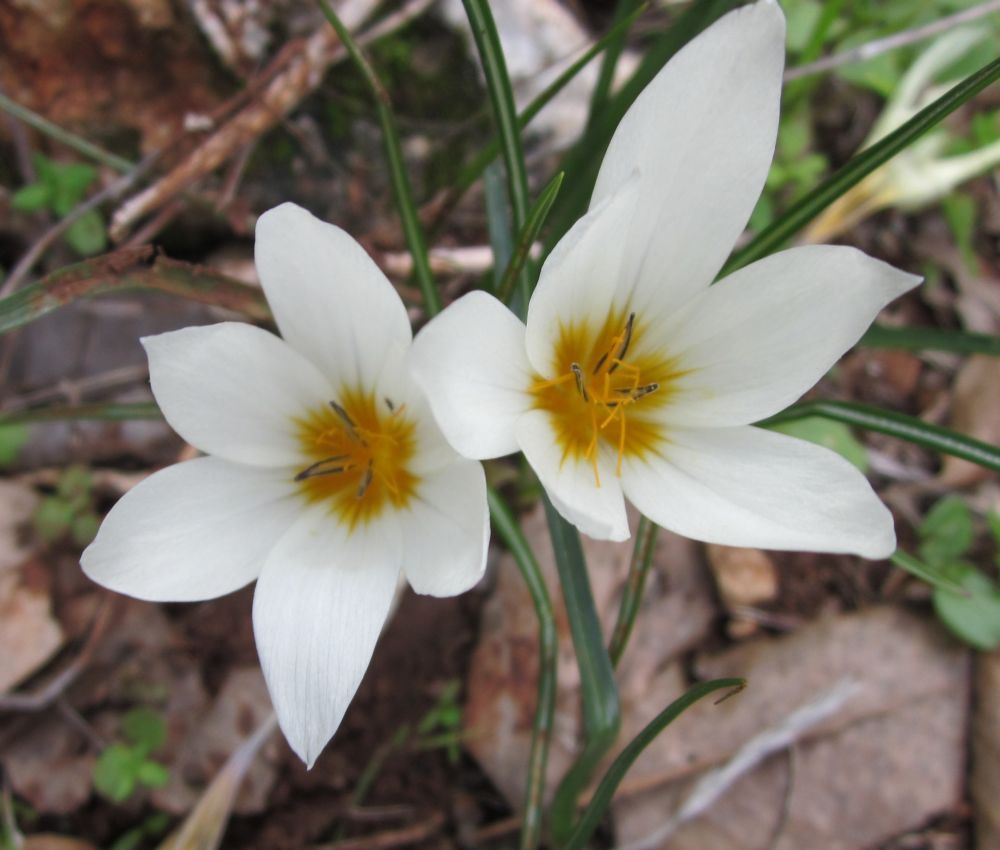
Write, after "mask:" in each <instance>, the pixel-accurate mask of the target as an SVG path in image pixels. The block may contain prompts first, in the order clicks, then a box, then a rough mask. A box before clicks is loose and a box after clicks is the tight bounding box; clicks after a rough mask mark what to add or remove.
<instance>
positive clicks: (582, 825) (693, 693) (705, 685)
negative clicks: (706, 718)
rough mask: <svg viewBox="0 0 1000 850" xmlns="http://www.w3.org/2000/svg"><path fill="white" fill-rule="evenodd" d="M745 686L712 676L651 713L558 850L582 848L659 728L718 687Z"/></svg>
mask: <svg viewBox="0 0 1000 850" xmlns="http://www.w3.org/2000/svg"><path fill="white" fill-rule="evenodd" d="M745 686H746V682H745V680H743V679H713V680H712V681H710V682H701V683H700V684H697V685H695V686H694V687H693V688H691V690H689V691H688V692H687V693H686V694H684V696H682V697H680V698H679V699H676V700H674V701H673V702H672V703H670V705H668V706H667V707H666V708H665V709H664V710H663V711H662V712H660V713H659V714H658V715H657V716H656V717H654V718H653V719H652V720H651V721H650V722H649V723H648V724H647V725H646V727H645V728H644V729H643V730H642V731H641V732H640V733H639V734H638V735H636V736H635V738H633V739H632V741H631V742H630V743H629V745H628V746H627V747H625V749H624V750H622V751H621V753H620V754H619V756H618V758H616V759H615V760H614V762H612V764H611V767H609V768H608V772H607V773H606V774H604V778H603V779H602V780H601V783H600V785H598V786H597V790H596V791H595V792H594V796H593V797H592V798H591V800H590V802H589V803H588V804H587V808H586V809H585V810H584V812H583V814H582V815H581V816H580V822H579V823H578V824H577V826H576V829H575V830H574V831H573V835H572V836H571V837H570V838H569V840H568V841H567V842H566V844H565V845H564V846H563V848H562V850H583V848H584V847H585V846H586V844H587V842H588V841H589V840H590V836H591V835H593V834H594V830H595V829H597V825H598V824H599V823H600V822H601V818H603V817H604V813H605V812H606V811H607V810H608V806H610V805H611V800H612V798H613V797H614V794H615V791H616V790H617V789H618V786H619V785H620V784H621V781H622V779H624V778H625V774H626V773H627V772H628V769H629V768H630V767H631V766H632V765H633V764H634V763H635V760H636V759H637V758H639V756H640V755H642V752H643V750H645V749H646V747H648V746H649V745H650V744H651V743H652V742H653V739H654V738H656V736H657V735H659V734H660V732H662V731H663V730H664V729H665V728H666V727H667V726H669V725H670V724H671V723H673V721H674V720H676V719H677V718H678V717H679V716H680V715H681V714H683V713H684V712H685V711H687V710H688V709H689V708H690V707H691V706H692V705H694V704H695V703H696V702H698V701H699V700H700V699H702V698H703V697H706V696H708V695H709V694H711V693H714V692H715V691H720V690H730V691H734V692H738V691H741V690H742V689H743V688H744V687H745ZM723 699H725V697H723Z"/></svg>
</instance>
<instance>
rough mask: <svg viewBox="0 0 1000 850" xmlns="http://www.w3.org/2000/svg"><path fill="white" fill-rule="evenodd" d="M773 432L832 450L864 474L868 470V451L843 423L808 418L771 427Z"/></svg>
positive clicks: (820, 418)
mask: <svg viewBox="0 0 1000 850" xmlns="http://www.w3.org/2000/svg"><path fill="white" fill-rule="evenodd" d="M770 427H771V429H772V430H774V431H778V432H779V433H781V434H787V435H788V436H789V437H798V439H800V440H808V441H809V442H810V443H816V444H817V445H820V446H824V447H826V448H828V449H832V450H833V451H835V452H836V453H837V454H839V455H841V456H842V457H843V458H845V459H846V460H849V461H850V462H851V463H853V464H854V465H855V466H856V467H857V468H858V469H860V470H861V471H862V472H865V471H866V470H867V469H868V450H867V449H866V448H865V447H864V446H863V445H862V444H861V443H860V442H858V440H857V439H856V438H855V436H854V434H852V433H851V429H850V428H849V427H848V426H847V425H845V424H844V423H843V422H833V421H831V420H829V419H824V418H822V417H821V416H806V417H804V418H802V419H792V420H790V421H788V422H781V423H779V424H777V425H771V426H770Z"/></svg>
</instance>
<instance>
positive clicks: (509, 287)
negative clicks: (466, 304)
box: [497, 171, 565, 318]
mask: <svg viewBox="0 0 1000 850" xmlns="http://www.w3.org/2000/svg"><path fill="white" fill-rule="evenodd" d="M564 176H565V175H564V174H563V173H562V172H561V171H560V172H559V173H558V174H557V175H556V176H555V177H553V178H552V180H551V181H549V184H548V185H547V186H546V187H545V188H544V189H542V192H541V194H540V195H539V196H538V200H536V201H535V203H534V204H533V205H532V207H531V209H530V210H529V212H528V220H527V221H526V222H525V223H524V229H523V230H522V231H521V233H520V235H519V236H518V238H517V246H516V247H515V248H514V255H513V256H512V257H511V258H510V262H509V263H508V264H507V270H506V271H505V272H504V274H503V278H502V279H501V281H500V285H499V286H498V287H497V298H499V299H500V300H501V301H503V302H504V304H507V303H508V302H509V301H510V299H511V296H512V295H513V293H514V283H515V281H517V279H518V277H519V276H520V274H521V272H522V270H523V269H524V265H525V263H526V262H527V261H528V257H529V256H530V255H531V246H532V245H533V244H534V243H535V238H536V237H537V236H538V232H539V231H540V230H541V229H542V225H543V224H545V218H546V216H548V214H549V210H550V209H551V208H552V202H553V201H555V199H556V195H558V194H559V187H560V186H562V182H563V177H564ZM521 318H524V317H523V316H522V317H521Z"/></svg>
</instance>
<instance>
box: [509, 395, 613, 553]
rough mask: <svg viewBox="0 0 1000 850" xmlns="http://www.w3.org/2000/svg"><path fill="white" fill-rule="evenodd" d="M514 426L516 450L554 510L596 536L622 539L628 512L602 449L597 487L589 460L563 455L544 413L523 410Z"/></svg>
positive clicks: (611, 464)
mask: <svg viewBox="0 0 1000 850" xmlns="http://www.w3.org/2000/svg"><path fill="white" fill-rule="evenodd" d="M515 431H516V433H517V442H518V445H520V447H521V451H523V452H524V456H525V457H526V458H527V459H528V463H530V464H531V466H532V468H533V469H534V470H535V474H536V475H538V480H539V481H541V482H542V486H543V487H544V488H545V490H546V492H547V493H548V494H549V498H550V499H551V500H552V504H553V505H554V506H555V507H556V510H558V511H559V513H561V514H562V515H563V516H564V517H565V518H566V519H567V520H568V521H569V522H571V523H573V525H575V526H576V527H577V528H579V529H580V531H582V532H583V533H584V534H587V535H589V536H590V537H593V538H594V539H596V540H628V538H629V530H628V517H627V516H626V515H625V500H624V499H623V498H622V488H621V483H620V482H619V480H618V477H617V476H616V474H615V461H614V459H612V458H610V457H609V456H608V455H607V454H605V453H603V452H602V453H601V454H600V455H599V456H598V464H597V468H598V473H599V475H600V479H601V485H600V487H598V486H597V480H596V479H595V477H594V468H593V466H592V465H591V463H590V461H589V460H584V459H578V458H573V457H565V458H564V457H563V455H562V450H561V449H560V447H559V445H558V443H557V438H556V433H555V431H554V430H553V428H552V423H551V421H550V419H549V414H548V413H546V412H544V411H541V410H532V411H529V412H528V413H525V414H524V415H523V416H521V417H520V418H519V419H518V420H517V425H516V427H515Z"/></svg>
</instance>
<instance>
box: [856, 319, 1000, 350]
mask: <svg viewBox="0 0 1000 850" xmlns="http://www.w3.org/2000/svg"><path fill="white" fill-rule="evenodd" d="M858 345H865V346H867V347H868V348H899V349H903V350H905V351H950V352H953V353H955V354H989V355H990V356H992V357H1000V336H993V335H991V334H979V333H971V332H969V331H950V330H942V329H940V328H887V327H885V326H884V325H872V327H871V328H870V329H869V331H868V333H866V334H865V335H864V336H863V337H861V341H860V342H859V343H858Z"/></svg>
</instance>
